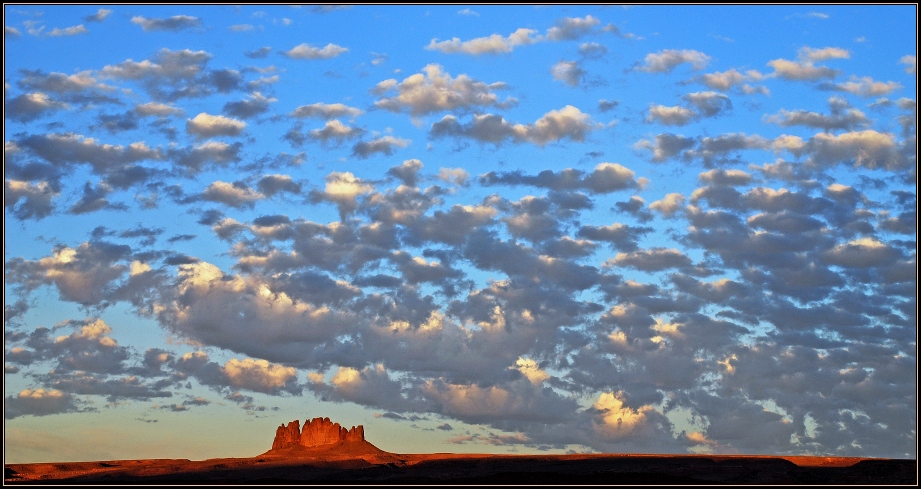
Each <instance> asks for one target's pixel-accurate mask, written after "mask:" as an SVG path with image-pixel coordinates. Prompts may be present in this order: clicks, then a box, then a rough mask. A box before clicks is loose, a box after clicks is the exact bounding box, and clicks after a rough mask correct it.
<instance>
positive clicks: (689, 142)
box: [633, 133, 695, 163]
mask: <svg viewBox="0 0 921 489" xmlns="http://www.w3.org/2000/svg"><path fill="white" fill-rule="evenodd" d="M694 144H695V140H694V138H686V137H684V136H680V135H676V134H671V133H665V134H659V135H657V136H656V137H655V139H654V140H653V141H649V140H647V139H641V140H639V141H637V142H636V144H634V145H633V147H634V148H636V149H646V150H649V151H651V152H652V161H653V162H654V163H661V162H664V161H666V160H669V159H671V158H674V157H675V156H677V155H678V154H680V153H681V152H682V151H683V150H686V149H689V148H692V147H693V146H694Z"/></svg>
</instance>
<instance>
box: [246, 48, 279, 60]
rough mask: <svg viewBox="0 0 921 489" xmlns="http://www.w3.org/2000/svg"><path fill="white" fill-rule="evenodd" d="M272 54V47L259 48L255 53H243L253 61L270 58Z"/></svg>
mask: <svg viewBox="0 0 921 489" xmlns="http://www.w3.org/2000/svg"><path fill="white" fill-rule="evenodd" d="M271 52H272V47H271V46H263V47H261V48H259V49H256V50H254V51H247V52H245V53H243V55H244V56H246V57H247V58H251V59H263V58H266V57H268V55H269V53H271Z"/></svg>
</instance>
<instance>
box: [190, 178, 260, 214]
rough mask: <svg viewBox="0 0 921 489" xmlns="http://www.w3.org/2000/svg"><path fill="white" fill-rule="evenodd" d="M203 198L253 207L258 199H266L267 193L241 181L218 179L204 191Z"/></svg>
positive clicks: (232, 205)
mask: <svg viewBox="0 0 921 489" xmlns="http://www.w3.org/2000/svg"><path fill="white" fill-rule="evenodd" d="M202 198H203V199H205V200H209V201H211V202H220V203H222V204H225V205H229V206H231V207H236V208H242V207H248V206H249V207H251V206H252V205H253V203H254V202H256V201H257V200H261V199H264V198H265V195H262V194H260V193H259V192H256V191H255V190H253V189H251V188H249V187H248V186H245V185H242V184H239V183H228V182H222V181H220V180H218V181H216V182H214V183H212V184H211V185H208V188H206V189H205V190H204V192H202Z"/></svg>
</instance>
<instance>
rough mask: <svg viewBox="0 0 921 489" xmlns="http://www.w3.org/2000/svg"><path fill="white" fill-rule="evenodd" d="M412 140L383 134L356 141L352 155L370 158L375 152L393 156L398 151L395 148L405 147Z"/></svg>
mask: <svg viewBox="0 0 921 489" xmlns="http://www.w3.org/2000/svg"><path fill="white" fill-rule="evenodd" d="M337 122H338V121H337ZM411 142H412V141H410V140H408V139H402V138H396V137H393V136H382V137H379V138H377V139H372V140H370V141H361V142H358V143H355V146H353V147H352V155H354V156H357V157H359V158H368V157H370V156H371V155H373V154H374V153H382V154H385V155H387V156H391V155H393V154H394V153H395V152H396V149H394V148H405V147H407V146H409V143H411Z"/></svg>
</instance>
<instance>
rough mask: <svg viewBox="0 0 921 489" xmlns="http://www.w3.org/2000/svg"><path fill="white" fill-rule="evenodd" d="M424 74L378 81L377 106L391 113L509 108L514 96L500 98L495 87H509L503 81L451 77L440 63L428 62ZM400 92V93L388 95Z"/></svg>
mask: <svg viewBox="0 0 921 489" xmlns="http://www.w3.org/2000/svg"><path fill="white" fill-rule="evenodd" d="M422 71H423V72H422V73H416V74H414V75H411V76H409V77H407V78H404V79H403V81H402V82H397V81H396V80H395V79H389V80H384V81H382V82H380V83H378V84H377V85H376V86H375V87H374V89H373V90H372V92H373V93H375V94H377V95H380V96H381V99H380V100H378V101H376V102H374V106H375V107H378V108H381V109H385V110H389V111H391V112H404V111H405V112H408V113H410V114H411V115H413V116H422V115H427V114H431V113H433V112H441V111H454V110H461V111H468V110H473V109H476V108H478V107H500V108H501V107H505V106H507V105H509V104H511V103H514V102H515V101H514V99H508V98H507V99H506V100H505V101H504V102H500V101H499V97H498V96H497V95H496V94H495V93H494V91H495V90H500V89H503V88H505V84H504V83H502V82H496V83H492V84H486V83H483V82H481V81H477V80H474V79H472V78H470V77H468V76H467V75H459V76H458V77H457V78H453V77H451V74H450V73H447V72H445V71H443V69H442V67H441V66H440V65H437V64H429V65H426V66H425V68H423V69H422ZM394 91H396V95H392V96H387V94H390V93H391V92H394Z"/></svg>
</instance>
